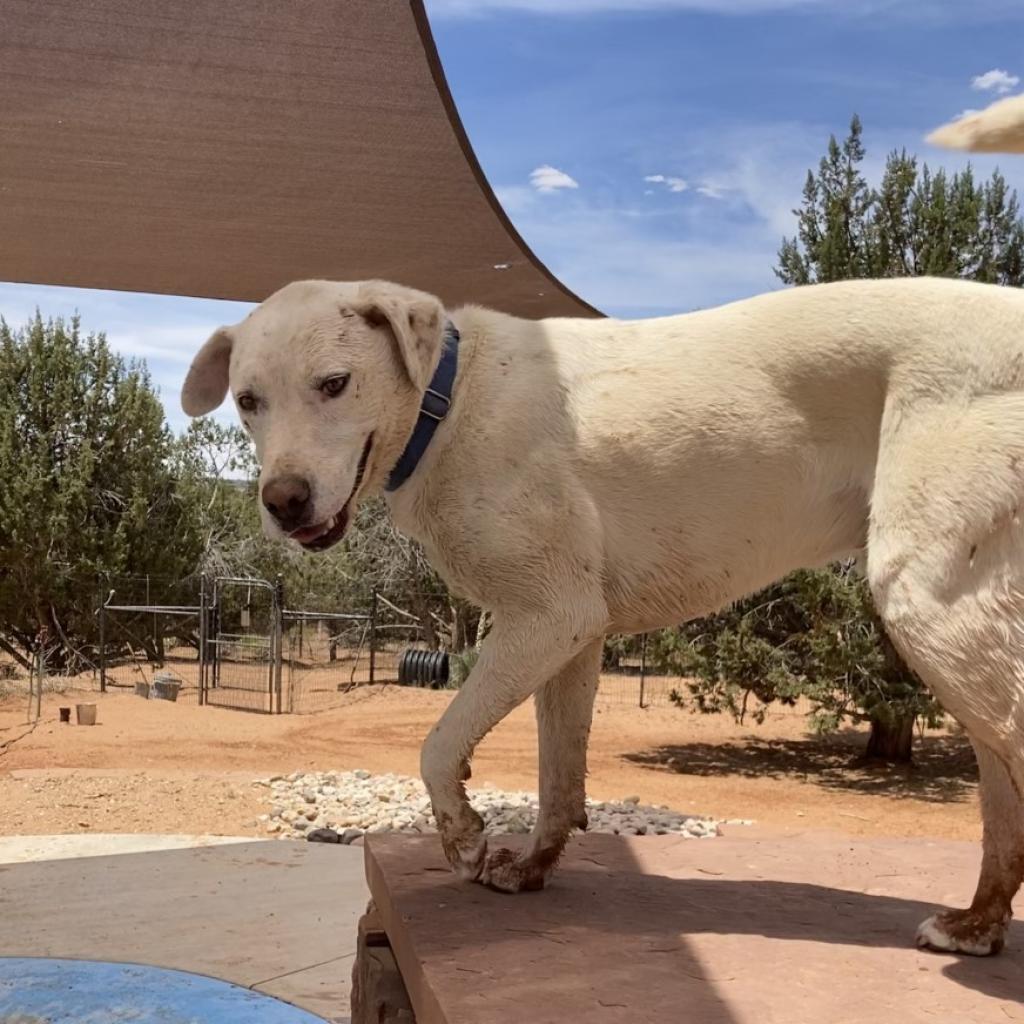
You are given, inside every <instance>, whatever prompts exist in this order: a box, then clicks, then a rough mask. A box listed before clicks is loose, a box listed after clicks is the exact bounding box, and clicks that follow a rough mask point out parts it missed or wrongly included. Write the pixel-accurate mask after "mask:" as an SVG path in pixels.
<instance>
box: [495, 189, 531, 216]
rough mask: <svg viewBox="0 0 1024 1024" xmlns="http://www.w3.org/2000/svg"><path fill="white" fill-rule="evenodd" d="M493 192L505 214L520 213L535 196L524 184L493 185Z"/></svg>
mask: <svg viewBox="0 0 1024 1024" xmlns="http://www.w3.org/2000/svg"><path fill="white" fill-rule="evenodd" d="M494 194H495V195H496V196H497V197H498V202H499V203H501V205H502V207H503V209H504V210H505V212H506V213H507V214H513V213H520V212H521V211H523V210H525V209H526V208H527V207H528V206H530V205H531V204H532V203H533V201H534V199H535V198H536V197H535V194H534V192H533V191H532V190H531V189H528V188H527V187H526V186H525V185H495V186H494Z"/></svg>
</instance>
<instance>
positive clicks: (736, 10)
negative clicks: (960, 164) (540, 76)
mask: <svg viewBox="0 0 1024 1024" xmlns="http://www.w3.org/2000/svg"><path fill="white" fill-rule="evenodd" d="M426 3H427V13H428V14H429V15H430V17H431V18H432V19H437V18H474V17H475V18H479V17H485V16H487V15H489V14H494V13H496V12H500V11H520V12H524V13H528V14H535V15H551V16H554V17H558V16H573V15H587V14H602V13H610V12H623V13H626V14H637V13H642V12H658V11H698V12H703V13H708V14H718V15H724V16H727V17H730V16H731V17H739V16H743V15H756V14H766V13H775V12H780V11H793V10H796V11H806V12H808V13H817V14H823V15H828V16H830V17H838V16H844V17H866V16H868V17H878V16H885V17H889V18H893V19H896V18H902V19H913V21H914V23H915V24H919V23H920V22H921V21H923V20H925V19H927V20H929V21H935V20H939V21H940V22H957V21H967V20H970V22H971V23H977V22H978V21H984V20H991V19H994V18H1005V17H1015V18H1019V17H1020V14H1021V11H1020V0H974V2H973V3H970V4H967V3H964V0H915V2H914V3H906V2H905V0H426Z"/></svg>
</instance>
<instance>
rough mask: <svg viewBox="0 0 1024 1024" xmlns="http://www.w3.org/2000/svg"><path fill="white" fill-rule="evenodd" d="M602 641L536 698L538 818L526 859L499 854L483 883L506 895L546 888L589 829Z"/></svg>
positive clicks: (489, 862)
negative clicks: (590, 753)
mask: <svg viewBox="0 0 1024 1024" xmlns="http://www.w3.org/2000/svg"><path fill="white" fill-rule="evenodd" d="M603 646H604V638H603V637H602V638H601V639H598V640H595V641H593V642H592V643H591V644H590V645H589V646H588V647H586V648H584V650H582V651H581V652H580V653H579V654H577V655H576V657H575V658H573V660H572V661H570V662H569V664H568V665H566V666H565V668H563V669H562V670H561V672H559V673H558V674H557V675H556V676H555V677H554V678H553V679H549V680H548V681H547V682H546V683H545V684H544V685H543V686H542V687H541V688H540V689H539V690H538V691H537V693H536V694H535V695H534V700H535V702H536V707H537V738H538V744H539V751H540V813H539V815H538V817H537V825H536V827H535V828H534V830H533V835H532V836H531V837H530V843H529V845H528V847H527V848H526V850H525V851H524V852H523V853H522V854H518V853H516V852H515V851H513V850H495V851H494V852H493V853H492V854H490V856H488V858H487V862H486V863H485V865H484V870H483V874H482V875H481V878H480V880H481V881H482V882H484V883H485V884H487V885H490V886H491V887H492V888H494V889H500V890H501V891H502V892H519V891H521V890H524V889H540V888H543V885H544V880H545V878H546V877H547V876H548V875H549V874H550V873H551V871H552V870H553V868H554V867H555V864H557V862H558V858H559V857H560V856H561V855H562V851H563V850H564V849H565V844H566V842H567V841H568V839H569V836H570V835H571V834H572V832H573V830H574V829H585V828H586V827H587V809H586V801H587V794H586V776H587V741H588V740H589V738H590V723H591V719H592V717H593V713H594V698H595V697H596V696H597V684H598V680H599V678H600V672H601V652H602V648H603Z"/></svg>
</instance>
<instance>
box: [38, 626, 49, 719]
mask: <svg viewBox="0 0 1024 1024" xmlns="http://www.w3.org/2000/svg"><path fill="white" fill-rule="evenodd" d="M46 641H47V633H46V631H45V627H44V630H43V635H42V638H41V640H40V642H39V688H38V689H37V690H36V721H37V722H38V721H39V719H40V718H42V717H43V680H44V679H45V678H46Z"/></svg>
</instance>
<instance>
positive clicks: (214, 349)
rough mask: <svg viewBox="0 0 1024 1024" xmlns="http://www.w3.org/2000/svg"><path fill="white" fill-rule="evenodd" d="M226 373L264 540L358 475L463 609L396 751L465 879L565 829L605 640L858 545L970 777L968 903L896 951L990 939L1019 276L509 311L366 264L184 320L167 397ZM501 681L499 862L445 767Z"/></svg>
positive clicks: (1011, 780) (982, 946) (1008, 654)
mask: <svg viewBox="0 0 1024 1024" xmlns="http://www.w3.org/2000/svg"><path fill="white" fill-rule="evenodd" d="M229 388H230V390H231V392H232V394H233V395H234V399H235V402H236V403H237V406H238V409H239V414H240V416H241V419H242V422H243V423H244V424H245V426H246V428H247V429H248V430H249V432H250V433H251V435H252V437H253V440H254V442H255V445H256V450H257V453H258V455H259V459H260V462H261V465H262V472H261V476H260V482H261V497H262V502H263V513H264V519H265V523H266V527H267V529H268V531H269V532H270V533H271V534H272V535H277V536H280V537H285V536H287V537H290V538H291V539H292V540H293V541H295V542H297V543H299V544H301V545H303V546H304V547H306V548H307V549H311V550H324V549H326V548H328V547H330V546H331V545H332V544H334V543H335V542H337V541H338V540H340V539H341V537H342V535H343V534H344V533H345V530H346V527H347V525H348V523H349V522H350V520H351V518H352V514H353V510H354V508H355V506H356V504H357V503H358V502H359V501H360V500H361V499H363V498H365V497H366V496H368V495H371V494H376V493H379V492H381V491H382V490H385V491H387V495H388V502H389V505H390V508H391V513H392V515H393V517H394V520H395V522H396V524H397V525H398V526H399V528H400V529H402V530H404V531H405V532H407V533H408V534H410V535H411V536H413V537H415V538H417V539H418V540H419V541H421V542H422V543H423V545H424V546H425V548H426V550H427V552H428V554H429V555H430V557H431V559H432V561H433V563H434V565H435V566H436V567H437V568H438V570H439V571H440V572H441V573H442V574H443V575H444V576H445V578H446V579H447V580H448V581H449V583H450V584H451V585H452V587H453V588H455V589H456V590H457V591H459V592H461V593H463V594H465V595H466V596H467V597H469V598H470V599H472V600H474V601H475V602H477V603H478V604H479V605H480V606H481V607H483V608H487V609H488V610H490V611H491V612H492V613H493V618H494V625H493V628H492V631H491V633H490V635H489V636H488V638H487V641H486V643H485V644H484V647H483V650H482V652H481V656H480V660H479V662H478V664H477V665H476V667H475V668H474V670H473V672H472V673H471V675H470V677H469V679H468V680H467V682H466V683H465V685H464V686H463V687H462V689H461V690H460V691H459V692H458V693H457V694H456V696H455V698H454V699H453V700H452V702H451V704H450V706H449V708H448V709H447V711H446V712H445V713H444V715H443V716H442V717H441V719H440V721H439V722H438V723H437V725H436V726H435V728H434V729H433V731H432V732H431V733H430V735H429V736H428V737H427V740H426V742H425V744H424V748H423V755H422V772H423V778H424V781H425V783H426V785H427V788H428V790H429V792H430V796H431V800H432V802H433V807H434V813H435V815H436V818H437V822H438V826H439V829H440V832H441V839H442V842H443V845H444V850H445V853H446V855H447V857H448V859H449V861H450V862H451V863H452V865H453V866H454V867H455V868H456V869H457V870H458V871H459V872H460V873H461V874H463V875H464V876H465V877H466V878H470V879H479V880H480V881H482V882H485V883H487V884H489V885H491V886H494V887H496V888H499V889H503V890H506V891H510V892H514V891H517V890H520V889H528V888H537V887H539V886H541V885H543V882H544V879H545V877H546V876H547V875H548V874H549V872H550V871H551V870H552V868H553V866H554V865H555V863H556V861H557V860H558V858H559V855H560V854H561V852H562V850H563V847H564V845H565V842H566V840H567V838H568V836H569V835H570V834H571V832H572V831H573V829H576V828H582V827H584V826H585V824H586V814H585V809H584V778H585V774H586V748H587V738H588V733H589V729H590V722H591V713H592V707H593V701H594V695H595V691H596V689H597V683H598V671H599V666H600V660H601V648H602V641H603V638H604V636H605V634H606V633H609V632H616V633H632V632H641V631H645V630H652V629H657V628H659V627H663V626H672V625H675V624H677V623H679V622H681V621H683V620H686V619H690V618H693V617H696V616H700V615H703V614H705V613H708V612H711V611H713V610H715V609H717V608H720V607H721V606H722V605H724V604H726V603H727V602H729V601H732V600H734V599H736V598H739V597H741V596H743V595H745V594H748V593H750V592H751V591H753V590H756V589H757V588H759V587H762V586H764V585H766V584H768V583H770V582H772V581H773V580H775V579H777V578H779V577H780V576H782V575H783V574H785V573H787V572H789V571H790V570H792V569H795V568H798V567H803V566H817V565H822V564H824V563H827V562H829V561H830V560H833V559H837V558H842V557H844V556H847V555H850V554H858V555H860V556H862V557H863V559H864V562H865V564H866V567H867V573H868V578H869V581H870V584H871V588H872V590H873V593H874V596H875V599H876V602H877V606H878V610H879V612H880V613H881V615H882V617H883V619H884V621H885V623H886V626H887V628H888V630H889V632H890V635H891V637H892V640H893V641H894V642H895V644H896V645H897V647H898V648H899V650H900V651H901V652H902V654H903V655H904V657H905V658H906V659H907V661H908V662H909V663H910V664H911V665H912V666H913V667H914V669H915V670H916V671H917V672H918V673H919V674H920V675H921V677H922V678H923V679H924V680H925V681H926V682H927V683H928V685H929V686H930V687H931V688H932V690H933V691H934V692H935V694H936V696H937V697H938V698H939V699H940V700H941V701H942V703H943V705H944V706H945V708H946V709H947V710H948V711H949V713H950V714H952V715H953V716H955V717H956V718H957V719H958V720H959V721H960V722H961V723H962V724H963V725H964V726H965V728H966V729H967V731H968V733H969V734H970V736H971V740H972V742H973V744H974V747H975V750H976V751H977V755H978V761H979V765H980V770H981V793H982V808H983V814H984V820H985V834H984V860H983V864H982V869H981V878H980V881H979V883H978V889H977V894H976V896H975V898H974V902H973V903H972V905H971V907H970V909H968V910H963V911H948V912H945V913H942V914H939V915H937V916H935V917H932V918H929V919H928V920H927V921H926V922H924V924H922V926H921V928H920V931H919V936H918V937H919V941H920V942H921V943H922V944H924V945H928V946H931V947H933V948H936V949H943V950H955V951H960V952H964V953H974V954H986V953H991V952H996V951H997V950H998V949H999V948H1000V947H1001V945H1002V942H1003V936H1004V933H1005V930H1006V927H1007V925H1008V922H1009V919H1010V913H1011V909H1010V904H1011V900H1012V899H1013V897H1014V895H1015V893H1016V892H1017V889H1018V887H1019V885H1020V882H1021V879H1022V875H1024V799H1022V796H1021V794H1022V793H1024V526H1022V523H1021V517H1020V510H1021V504H1022V502H1024V294H1021V293H1020V292H1019V291H1016V290H1011V289H1003V288H997V287H993V286H987V285H979V284H968V283H964V282H959V281H948V280H933V279H918V280H900V281H880V282H874V281H871V282H867V281H864V282H851V283H842V284H830V285H821V286H812V287H806V288H799V289H794V290H787V291H780V292H776V293H773V294H770V295H766V296H761V297H759V298H754V299H750V300H748V301H744V302H738V303H735V304H733V305H729V306H726V307H723V308H721V309H714V310H710V311H706V312H699V313H693V314H689V315H685V316H675V317H666V318H663V319H657V320H646V321H639V322H621V321H615V320H570V319H552V320H545V321H539V322H532V321H526V320H520V319H516V318H514V317H511V316H506V315H503V314H501V313H496V312H492V311H489V310H485V309H480V308H475V307H466V308H463V309H457V310H451V311H447V310H445V309H444V308H443V307H442V305H441V303H440V302H439V301H438V300H437V299H436V298H433V297H432V296H430V295H426V294H424V293H422V292H418V291H414V290H412V289H409V288H403V287H400V286H398V285H394V284H388V283H385V282H379V281H371V282H365V283H359V284H340V283H331V282H327V281H306V282H300V283H296V284H292V285H289V286H288V287H286V288H283V289H282V290H281V291H279V292H277V293H276V294H275V295H272V296H271V297H270V298H269V299H267V300H266V301H265V302H264V303H263V304H262V305H261V306H259V307H258V308H257V309H256V310H254V311H253V313H251V314H250V316H249V317H247V318H246V320H244V321H243V322H242V323H241V324H239V325H237V326H235V327H231V328H224V329H222V330H219V331H217V332H216V333H215V334H214V335H213V337H212V338H211V339H210V340H209V341H208V342H207V343H206V345H205V347H204V348H203V349H202V350H201V351H200V352H199V354H198V355H197V356H196V359H195V361H194V363H193V365H192V368H191V370H190V371H189V374H188V379H187V380H186V382H185V386H184V390H183V393H182V403H183V406H184V408H185V411H186V412H188V413H189V414H191V415H201V414H204V413H207V412H209V411H210V410H211V409H213V408H214V407H216V406H217V405H219V404H220V402H221V401H222V400H223V399H224V396H225V394H226V393H227V391H228V389H229ZM449 399H450V404H449ZM531 694H533V695H535V698H536V710H537V721H538V729H539V743H540V799H541V807H540V816H539V819H538V822H537V827H536V830H535V832H534V834H533V836H532V838H531V841H530V843H529V845H528V848H527V850H526V852H525V853H523V854H522V855H516V854H514V853H511V852H509V851H506V850H497V851H492V852H490V853H488V851H487V846H486V843H485V840H484V838H483V836H482V834H481V820H480V818H479V816H478V815H477V814H476V813H475V812H474V811H473V810H472V808H471V807H470V805H469V803H468V802H467V800H466V794H465V788H464V785H463V783H464V781H465V780H466V779H467V778H468V777H469V762H470V758H471V757H472V754H473V750H474V748H475V747H476V746H477V744H478V743H479V742H480V741H481V740H482V739H483V737H484V736H485V735H486V734H487V733H488V732H489V731H490V730H491V729H492V728H493V727H494V726H495V725H496V724H497V723H498V722H500V721H501V720H502V718H504V717H505V716H506V715H507V714H508V713H509V712H510V711H511V710H512V709H513V708H515V707H516V706H517V705H519V704H520V703H522V702H523V701H524V700H525V699H526V698H527V697H529V696H530V695H531Z"/></svg>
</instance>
